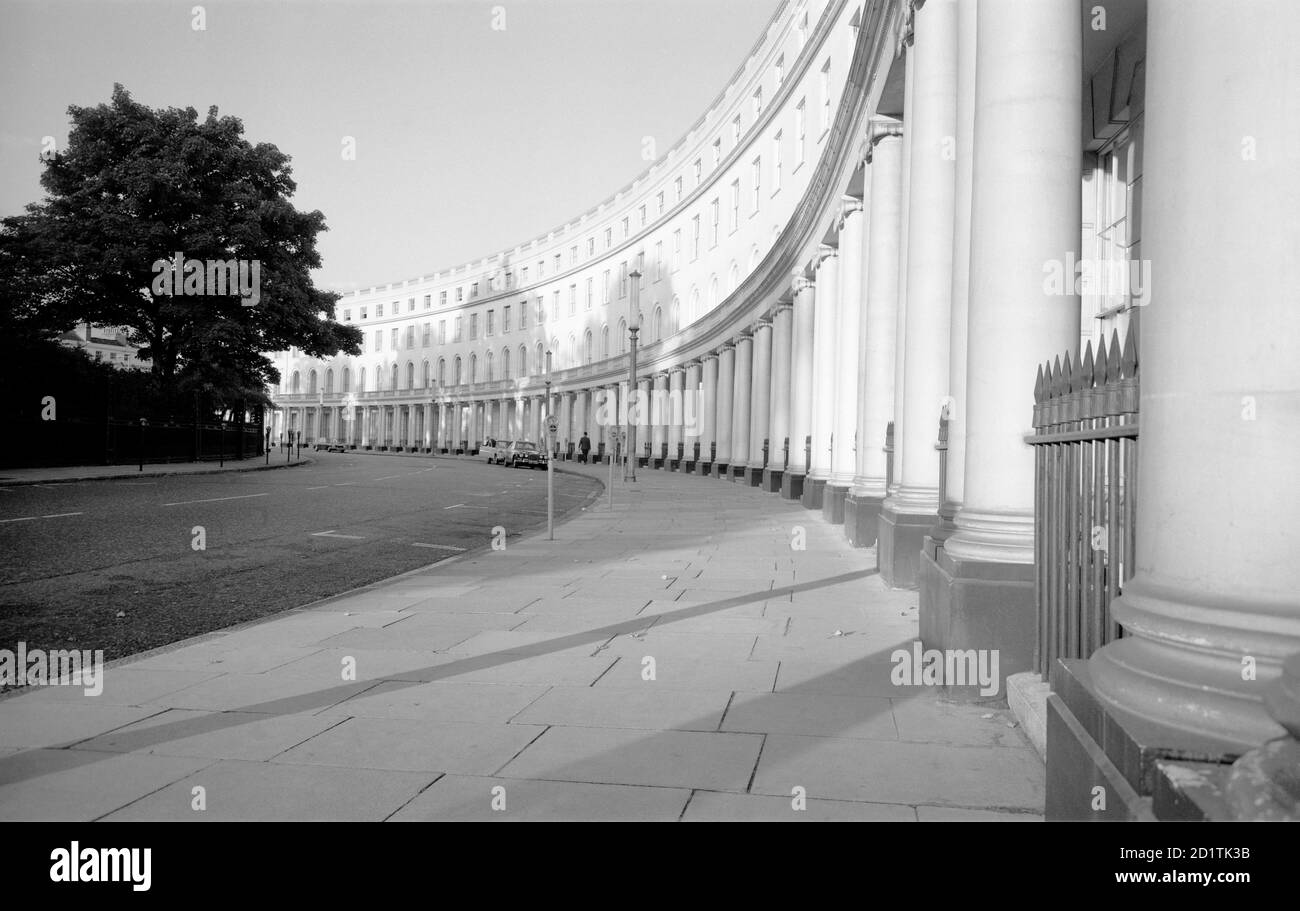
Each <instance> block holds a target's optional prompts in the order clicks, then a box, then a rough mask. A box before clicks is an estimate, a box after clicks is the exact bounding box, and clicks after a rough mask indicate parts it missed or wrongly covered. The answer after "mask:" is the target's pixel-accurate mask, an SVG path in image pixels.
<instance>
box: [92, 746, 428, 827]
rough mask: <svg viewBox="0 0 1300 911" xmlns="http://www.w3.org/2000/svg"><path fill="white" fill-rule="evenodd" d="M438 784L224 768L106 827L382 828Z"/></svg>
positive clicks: (376, 775)
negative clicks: (200, 803)
mask: <svg viewBox="0 0 1300 911" xmlns="http://www.w3.org/2000/svg"><path fill="white" fill-rule="evenodd" d="M150 758H153V757H150ZM169 761H172V762H176V761H179V760H169ZM436 777H437V776H436V775H432V774H428V773H422V772H392V771H382V772H380V771H374V770H370V769H336V768H326V767H322V766H311V765H290V764H276V763H266V762H244V761H240V760H222V761H219V762H216V763H213V764H212V765H210V766H208V767H207V768H205V769H202V770H201V771H198V772H195V773H193V774H191V775H189V776H187V777H185V778H183V779H181V780H180V781H178V782H175V783H174V784H170V785H167V786H166V787H164V788H161V789H160V790H157V791H156V792H154V793H152V794H150V795H149V796H147V797H145V798H143V799H141V800H138V801H136V802H135V803H133V804H131V805H130V806H127V807H125V808H123V809H121V810H119V811H117V812H115V813H111V814H109V815H108V816H107V817H105V820H106V821H108V822H139V821H145V820H153V821H161V822H271V821H275V820H282V819H295V820H303V821H307V822H379V821H381V820H384V819H387V818H388V817H389V816H391V815H392V814H393V813H395V812H397V811H398V810H400V809H401V808H402V807H403V806H405V805H406V804H407V803H408V802H410V801H411V799H413V798H414V797H415V796H416V795H417V794H419V793H420V791H422V790H423V789H424V788H426V787H428V786H429V785H430V784H431V783H432V782H433V781H434V779H435V778H436ZM195 787H202V788H203V796H204V800H205V808H204V809H202V810H197V809H195V808H194V788H195Z"/></svg>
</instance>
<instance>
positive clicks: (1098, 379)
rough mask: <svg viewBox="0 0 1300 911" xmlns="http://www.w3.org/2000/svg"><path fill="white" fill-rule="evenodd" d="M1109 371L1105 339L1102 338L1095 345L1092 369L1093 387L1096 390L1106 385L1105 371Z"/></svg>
mask: <svg viewBox="0 0 1300 911" xmlns="http://www.w3.org/2000/svg"><path fill="white" fill-rule="evenodd" d="M1109 369H1110V368H1109V366H1107V358H1106V339H1105V338H1104V337H1103V338H1102V340H1101V341H1100V342H1099V343H1098V344H1097V361H1096V363H1095V364H1094V365H1093V369H1092V381H1093V385H1095V386H1096V387H1097V388H1098V389H1100V388H1101V387H1102V386H1105V385H1106V371H1108V370H1109Z"/></svg>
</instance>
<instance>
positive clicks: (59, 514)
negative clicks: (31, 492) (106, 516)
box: [0, 512, 85, 524]
mask: <svg viewBox="0 0 1300 911" xmlns="http://www.w3.org/2000/svg"><path fill="white" fill-rule="evenodd" d="M80 515H85V513H80V512H56V513H52V514H50V515H48V516H19V517H18V518H16V519H0V524H4V523H5V522H31V521H33V520H34V519H62V518H64V517H65V516H80Z"/></svg>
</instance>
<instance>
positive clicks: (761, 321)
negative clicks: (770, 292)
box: [750, 316, 772, 332]
mask: <svg viewBox="0 0 1300 911" xmlns="http://www.w3.org/2000/svg"><path fill="white" fill-rule="evenodd" d="M771 328H772V320H771V319H769V318H768V317H766V316H762V317H759V318H758V319H756V320H754V325H753V326H751V327H750V331H751V332H760V331H762V330H763V329H771Z"/></svg>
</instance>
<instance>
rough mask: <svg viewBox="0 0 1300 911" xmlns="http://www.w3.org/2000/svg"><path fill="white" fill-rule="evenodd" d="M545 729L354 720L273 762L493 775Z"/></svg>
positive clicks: (392, 720) (408, 721) (378, 719)
mask: <svg viewBox="0 0 1300 911" xmlns="http://www.w3.org/2000/svg"><path fill="white" fill-rule="evenodd" d="M545 730H546V729H545V728H544V727H540V726H533V725H522V724H468V723H463V722H452V721H428V720H426V719H420V720H412V719H408V718H350V719H347V720H346V721H344V722H343V723H341V724H338V725H335V726H334V727H331V728H330V729H329V730H327V731H325V732H324V733H322V734H320V735H318V736H316V737H313V738H312V739H310V740H308V741H306V742H305V743H301V744H299V745H298V746H296V747H294V748H293V749H291V750H288V751H286V752H284V753H281V754H280V755H279V756H277V757H276V758H275V759H274V760H273V762H285V763H294V764H304V765H328V766H339V767H342V768H353V769H388V770H391V771H399V772H421V771H427V772H460V773H462V774H465V775H491V774H492V773H494V772H495V771H496V770H497V769H499V768H501V766H503V765H505V764H506V763H507V762H509V761H510V760H511V759H512V758H514V757H515V756H517V755H518V754H519V751H520V750H522V749H523V748H524V747H526V746H527V745H528V744H529V743H531V742H532V741H533V740H535V739H536V738H537V736H538V735H539V734H541V733H542V732H543V731H545Z"/></svg>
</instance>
